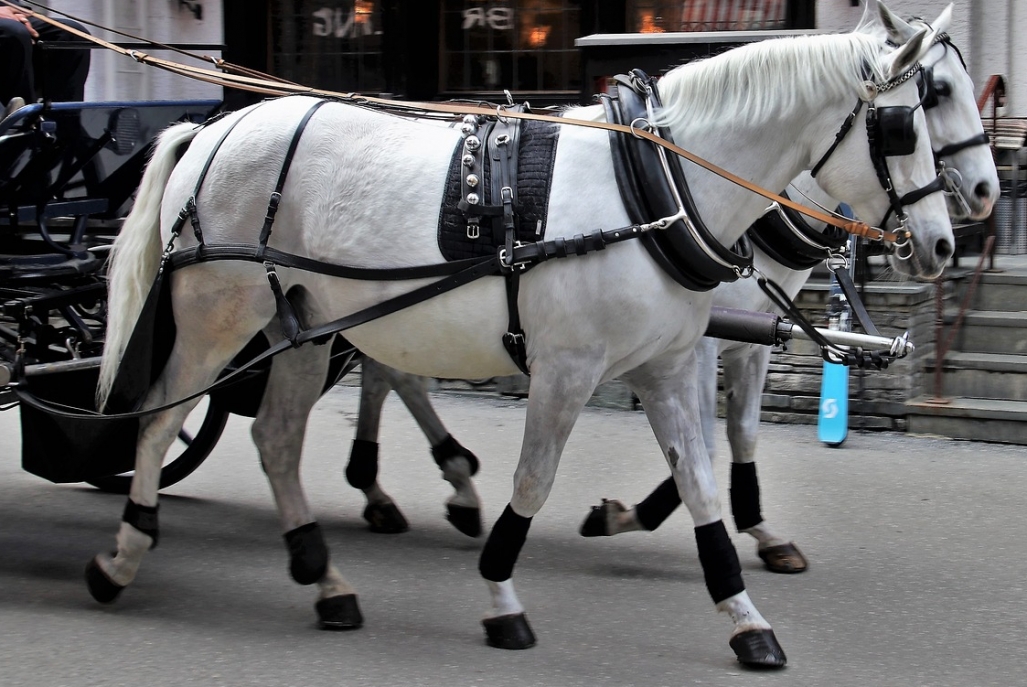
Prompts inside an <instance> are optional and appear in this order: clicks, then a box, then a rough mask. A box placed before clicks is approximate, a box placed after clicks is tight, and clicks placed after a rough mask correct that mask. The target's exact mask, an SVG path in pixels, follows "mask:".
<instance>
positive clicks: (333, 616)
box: [314, 594, 364, 630]
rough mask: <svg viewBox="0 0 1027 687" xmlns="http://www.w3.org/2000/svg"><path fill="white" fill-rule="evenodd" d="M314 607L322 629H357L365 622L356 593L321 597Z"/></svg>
mask: <svg viewBox="0 0 1027 687" xmlns="http://www.w3.org/2000/svg"><path fill="white" fill-rule="evenodd" d="M314 608H315V610H317V617H318V620H319V621H320V624H321V629H322V630H355V629H357V628H358V627H361V626H363V624H364V616H363V615H361V613H360V607H359V606H358V605H357V595H356V594H343V595H342V596H331V597H329V598H327V599H321V600H320V601H318V602H317V603H316V604H315V605H314Z"/></svg>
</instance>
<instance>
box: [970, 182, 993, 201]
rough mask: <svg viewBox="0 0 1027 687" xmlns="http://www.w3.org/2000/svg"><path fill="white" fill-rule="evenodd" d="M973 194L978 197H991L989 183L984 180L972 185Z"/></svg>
mask: <svg viewBox="0 0 1027 687" xmlns="http://www.w3.org/2000/svg"><path fill="white" fill-rule="evenodd" d="M974 195H976V196H977V197H978V198H991V185H990V184H989V183H988V182H986V181H982V182H981V183H979V184H977V185H976V186H974Z"/></svg>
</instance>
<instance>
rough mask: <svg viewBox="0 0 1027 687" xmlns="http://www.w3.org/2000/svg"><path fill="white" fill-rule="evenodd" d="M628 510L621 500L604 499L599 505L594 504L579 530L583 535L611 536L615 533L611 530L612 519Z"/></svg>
mask: <svg viewBox="0 0 1027 687" xmlns="http://www.w3.org/2000/svg"><path fill="white" fill-rule="evenodd" d="M626 510H627V508H625V507H624V504H622V503H621V502H620V501H610V500H607V499H603V502H602V503H601V504H599V505H598V506H592V510H591V511H589V513H588V516H587V517H586V518H585V521H584V522H583V523H581V528H580V529H579V530H578V532H579V533H580V534H581V536H582V537H609V536H611V535H612V534H613V532H612V531H611V530H610V520H611V519H613V518H616V517H617V515H618V514H620V513H623V512H624V511H626Z"/></svg>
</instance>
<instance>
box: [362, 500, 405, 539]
mask: <svg viewBox="0 0 1027 687" xmlns="http://www.w3.org/2000/svg"><path fill="white" fill-rule="evenodd" d="M364 520H367V523H368V524H369V525H370V530H371V531H372V532H375V533H377V534H401V533H403V532H406V531H407V530H409V529H410V525H409V524H407V519H406V518H404V517H403V514H402V513H400V512H399V508H396V506H395V504H392V503H386V504H376V503H369V504H367V508H365V509H364Z"/></svg>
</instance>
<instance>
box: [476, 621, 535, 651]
mask: <svg viewBox="0 0 1027 687" xmlns="http://www.w3.org/2000/svg"><path fill="white" fill-rule="evenodd" d="M481 624H482V625H484V626H485V642H486V643H487V644H488V645H489V646H494V647H496V648H497V649H528V648H531V647H533V646H535V633H534V632H532V631H531V625H529V624H528V619H527V618H526V617H525V615H524V614H523V613H515V614H513V615H501V616H498V617H496V618H486V619H485V620H482V621H481Z"/></svg>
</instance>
